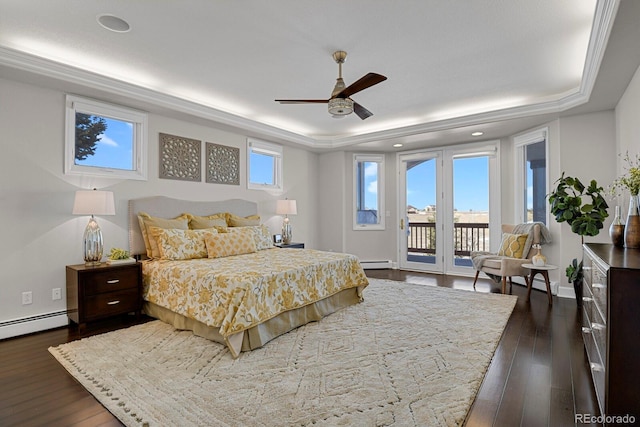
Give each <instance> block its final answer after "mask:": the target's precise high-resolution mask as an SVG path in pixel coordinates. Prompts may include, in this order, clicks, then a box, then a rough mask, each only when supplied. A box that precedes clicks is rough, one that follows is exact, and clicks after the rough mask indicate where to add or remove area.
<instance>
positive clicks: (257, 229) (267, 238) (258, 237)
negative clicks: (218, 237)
mask: <svg viewBox="0 0 640 427" xmlns="http://www.w3.org/2000/svg"><path fill="white" fill-rule="evenodd" d="M227 231H228V232H229V233H238V232H242V233H250V234H251V235H252V236H253V239H254V240H255V242H256V250H258V251H261V250H264V249H271V248H273V241H272V240H271V234H270V233H269V229H268V228H267V226H266V225H264V224H261V225H252V226H246V227H229V228H227Z"/></svg>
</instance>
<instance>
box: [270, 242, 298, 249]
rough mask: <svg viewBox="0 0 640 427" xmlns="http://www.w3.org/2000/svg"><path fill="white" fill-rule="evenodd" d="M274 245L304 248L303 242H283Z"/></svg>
mask: <svg viewBox="0 0 640 427" xmlns="http://www.w3.org/2000/svg"><path fill="white" fill-rule="evenodd" d="M275 246H277V247H279V248H283V249H284V248H291V249H304V243H296V242H291V243H289V244H288V245H287V244H284V243H276V244H275Z"/></svg>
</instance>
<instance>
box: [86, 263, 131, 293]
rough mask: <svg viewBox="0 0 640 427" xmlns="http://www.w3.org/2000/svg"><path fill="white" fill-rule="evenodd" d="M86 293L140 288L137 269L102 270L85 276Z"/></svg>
mask: <svg viewBox="0 0 640 427" xmlns="http://www.w3.org/2000/svg"><path fill="white" fill-rule="evenodd" d="M82 286H84V293H85V295H87V296H88V295H96V294H102V293H104V292H114V291H120V290H124V289H133V288H136V289H137V288H138V271H137V269H131V268H128V269H117V270H111V271H101V272H99V273H98V272H96V273H94V274H91V275H88V276H86V277H84V280H83V281H82Z"/></svg>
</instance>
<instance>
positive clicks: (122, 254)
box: [109, 248, 129, 259]
mask: <svg viewBox="0 0 640 427" xmlns="http://www.w3.org/2000/svg"><path fill="white" fill-rule="evenodd" d="M128 258H129V251H126V250H124V249H120V248H111V252H109V259H128Z"/></svg>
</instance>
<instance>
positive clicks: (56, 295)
mask: <svg viewBox="0 0 640 427" xmlns="http://www.w3.org/2000/svg"><path fill="white" fill-rule="evenodd" d="M61 292H62V291H61V290H60V288H53V290H52V291H51V299H52V300H54V301H55V300H58V299H62V293H61Z"/></svg>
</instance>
